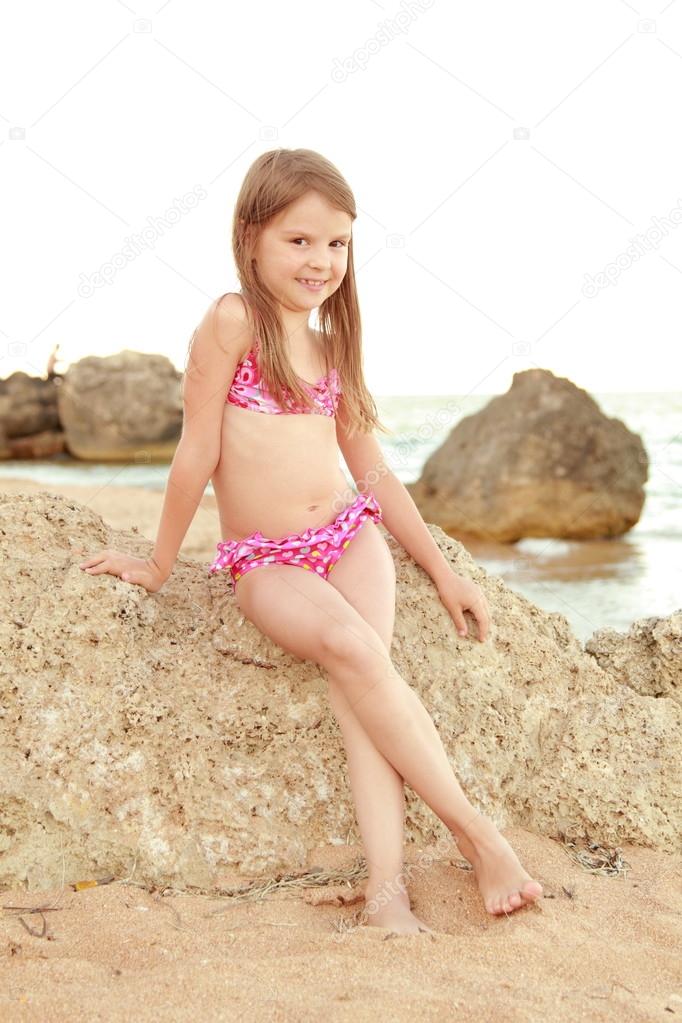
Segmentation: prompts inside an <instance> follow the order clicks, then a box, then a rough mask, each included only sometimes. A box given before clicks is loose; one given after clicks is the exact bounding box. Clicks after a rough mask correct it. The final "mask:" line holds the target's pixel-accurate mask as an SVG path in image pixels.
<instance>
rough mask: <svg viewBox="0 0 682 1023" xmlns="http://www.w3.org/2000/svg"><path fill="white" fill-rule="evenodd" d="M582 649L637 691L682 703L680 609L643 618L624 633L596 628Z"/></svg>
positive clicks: (681, 630)
mask: <svg viewBox="0 0 682 1023" xmlns="http://www.w3.org/2000/svg"><path fill="white" fill-rule="evenodd" d="M585 649H586V650H587V652H588V653H589V654H592V656H593V657H594V658H595V659H596V661H597V663H598V664H599V666H600V667H601V668H604V669H605V671H608V672H609V673H610V674H611V675H613V676H614V678H617V679H619V680H621V681H622V682H625V684H626V685H628V686H630V687H631V688H632V689H634V690H635V692H636V693H640V694H641V695H642V696H666V697H669V698H670V699H671V700H675V701H676V702H677V703H679V704H680V705H682V610H679V611H676V612H675V613H674V614H672V615H669V617H667V618H642V619H640V620H639V621H637V622H634V623H633V624H632V625H631V626H630V628H629V630H628V632H627V634H626V635H623V634H622V633H620V632H615V631H614V630H613V629H599V631H598V632H595V633H594V635H593V636H592V637H591V638H590V639H589V640H588V641H587V643H586V644H585Z"/></svg>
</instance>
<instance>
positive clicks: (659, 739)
mask: <svg viewBox="0 0 682 1023" xmlns="http://www.w3.org/2000/svg"><path fill="white" fill-rule="evenodd" d="M429 528H430V530H431V532H432V535H433V536H434V537H435V539H436V541H437V542H438V544H439V546H440V547H441V549H442V550H443V551H444V553H445V554H446V556H447V557H448V559H449V561H450V563H451V564H452V566H453V568H454V569H455V571H457V572H459V573H461V574H462V575H470V576H472V577H473V578H474V579H475V580H476V581H477V582H478V583H479V585H480V586H481V587H482V588H483V590H484V591H485V593H486V595H487V598H488V601H489V603H490V607H491V611H492V628H491V631H490V634H489V637H488V640H487V641H486V643H484V644H480V643H478V641H477V640H476V639H474V638H471V637H469V638H467V639H460V638H459V637H458V636H457V634H456V631H455V628H454V623H453V622H452V620H451V618H450V616H449V615H448V613H447V611H446V609H445V608H444V606H443V605H442V604H441V602H440V600H439V598H438V595H437V593H436V591H435V588H434V587H433V585H432V583H431V580H430V579H429V577H428V576H427V575H426V573H425V572H424V571H423V570H422V569H421V568H420V567H419V566H417V565H416V564H415V563H414V562H413V561H412V560H411V559H410V558H409V557H408V555H407V554H406V553H405V552H404V551H403V549H402V548H401V547H400V546H399V545H398V544H397V543H395V541H394V540H393V538H392V537H391V536H390V534H386V536H387V540H388V543H389V546H390V549H391V551H392V554H393V556H394V559H395V563H396V570H397V584H398V593H397V615H396V628H395V636H394V643H393V648H392V657H393V660H394V663H395V664H396V666H397V668H398V670H399V671H400V672H401V674H402V675H403V676H404V677H405V679H406V680H407V681H408V682H409V683H410V684H411V685H412V686H413V687H414V688H415V690H416V691H417V693H418V694H419V695H420V697H421V699H422V700H423V702H424V704H425V705H426V707H427V709H428V710H429V712H430V713H431V715H432V717H433V719H434V721H435V723H436V726H437V728H438V730H439V733H440V735H441V737H442V739H443V742H444V744H445V747H446V749H447V751H448V755H449V757H450V759H451V762H452V765H453V768H454V770H455V772H456V774H457V776H458V778H459V779H460V781H461V784H462V786H463V787H464V789H465V791H466V792H467V795H468V796H469V798H470V799H471V800H472V802H473V803H474V804H475V805H476V806H478V807H479V808H480V809H481V810H482V811H483V812H484V813H487V814H489V815H490V816H492V817H493V819H494V820H495V821H496V822H497V824H498V826H500V827H505V826H506V825H507V824H509V825H511V824H517V825H519V826H522V827H525V828H527V829H529V830H533V831H535V832H537V833H540V834H545V835H549V836H556V835H557V833H558V831H559V830H568V829H570V830H571V831H575V829H576V828H578V829H581V828H582V829H584V830H585V832H586V833H589V835H590V837H592V838H593V839H594V840H596V841H600V842H602V843H604V844H615V843H627V842H631V843H635V844H640V845H644V846H649V847H652V848H656V849H661V850H668V851H675V852H679V851H680V848H681V844H682V843H681V837H680V835H681V828H680V825H681V823H682V760H681V758H680V756H679V750H680V745H681V741H682V709H681V708H680V706H679V704H678V703H677V702H676V701H675V700H674V699H671V698H667V697H665V696H660V697H656V696H652V695H647V694H642V693H639V692H636V691H635V690H634V689H633V688H632V686H631V685H629V684H624V683H622V682H621V681H620V680H619V679H618V678H616V677H614V676H613V675H612V674H611V673H610V672H607V671H604V670H603V669H602V668H601V667H600V666H599V665H598V664H597V663H596V661H595V658H594V657H593V656H592V655H590V654H588V653H586V652H585V651H584V650H583V649H582V648H581V646H580V644H579V643H578V641H577V640H576V639H575V637H574V636H573V634H572V633H571V632H570V630H569V628H568V624H567V622H566V619H565V618H564V617H563V616H562V615H560V614H556V613H552V614H547V613H544V612H542V611H540V610H538V608H536V607H535V606H534V605H533V604H531V603H530V602H529V601H528V600H526V599H525V598H523V597H522V596H520V595H518V594H516V593H514V592H513V591H512V590H509V589H508V588H507V587H506V586H505V585H504V583H503V582H502V580H501V579H500V578H499V577H497V576H491V575H488V574H487V573H486V572H485V571H484V570H483V569H481V568H479V567H478V566H476V565H475V563H474V562H473V561H472V559H471V557H470V556H469V554H468V553H467V552H466V550H465V549H464V548H463V547H462V546H461V545H460V544H459V543H458V542H456V541H455V540H452V539H451V538H449V537H447V536H445V534H444V533H443V532H442V531H441V530H440V529H438V528H437V527H435V526H430V527H429ZM0 543H1V550H0V554H1V558H0V572H2V601H3V604H4V606H3V608H2V614H1V615H0V644H1V645H2V649H3V652H4V657H3V660H2V667H1V675H0V686H1V689H2V693H1V699H0V707H1V713H2V717H1V718H0V881H2V882H5V883H25V884H26V885H28V887H29V888H34V887H41V886H47V885H51V884H59V883H62V882H63V879H64V877H65V876H66V877H67V878H81V877H82V878H85V877H92V876H95V877H97V876H101V875H102V874H113V875H115V876H118V877H130V876H131V874H133V872H134V876H135V878H136V879H137V880H140V881H145V882H147V883H152V882H153V883H157V884H162V883H172V884H173V885H174V886H175V887H176V888H182V887H191V886H194V887H198V888H200V889H208V888H211V887H212V886H213V885H215V884H216V883H225V882H226V879H227V877H228V876H231V878H232V879H234V878H238V877H239V876H244V875H248V876H251V877H253V876H256V875H259V874H262V873H266V872H271V871H273V870H280V869H282V870H283V869H287V870H288V869H296V868H297V867H300V866H301V865H303V864H304V863H305V858H306V854H307V853H309V852H310V850H312V849H313V848H317V847H318V846H319V845H321V844H325V843H339V844H341V843H344V842H345V841H346V838H347V837H348V836H349V834H350V835H353V836H354V840H356V841H357V840H358V839H357V830H356V826H355V817H354V810H353V804H352V798H351V793H350V789H349V785H348V781H347V772H346V763H345V753H344V748H343V742H342V739H341V734H340V730H339V728H338V725H337V724H336V721H335V719H334V717H333V715H332V712H331V710H330V708H329V703H328V698H327V688H326V681H325V678H324V675H323V673H322V672H321V670H320V669H319V668H318V667H317V665H315V664H313V663H311V662H307V661H300V660H298V659H296V658H295V657H293V656H291V655H290V654H288V653H287V652H286V651H284V650H282V649H281V648H280V647H278V646H276V645H275V644H273V643H272V642H271V641H270V640H269V639H267V638H266V637H265V636H263V635H261V634H260V633H259V632H258V630H257V629H256V628H255V627H254V626H253V625H252V624H251V623H250V622H249V621H248V620H245V619H244V618H243V617H242V616H241V614H240V612H239V609H238V607H237V604H236V602H235V600H234V598H233V597H232V596H231V595H230V594H229V589H228V587H227V585H226V580H225V579H224V578H221V576H220V574H218V575H216V576H214V577H208V576H207V565H206V564H204V563H199V562H194V561H191V560H189V559H186V558H180V559H179V561H178V563H177V565H176V568H175V571H174V573H173V575H172V576H171V578H170V579H169V581H168V582H167V583H166V585H165V586H164V587H163V589H162V590H161V591H159V593H156V594H147V593H146V591H144V590H143V589H141V588H140V587H136V586H133V585H132V584H127V583H123V582H121V581H120V580H118V579H116V578H114V577H112V576H107V575H102V576H94V577H93V576H88V575H87V574H86V573H84V572H82V571H81V570H80V569H79V568H78V562H79V560H81V559H82V553H83V551H85V550H88V551H93V550H98V549H100V548H102V547H105V546H116V547H118V548H119V549H123V550H126V551H129V552H131V553H136V554H139V555H143V554H148V553H149V552H150V551H151V547H152V545H151V543H150V542H149V541H148V540H145V539H144V538H142V537H140V536H139V535H138V534H136V533H135V532H128V531H126V532H118V531H115V530H113V529H110V528H108V527H107V526H106V525H105V524H104V523H103V521H102V519H101V518H100V517H99V515H97V514H96V513H95V512H94V511H92V509H90V508H88V507H87V506H85V505H81V504H78V503H76V502H74V501H71V500H69V499H67V498H64V497H59V496H56V495H52V494H50V493H48V492H39V493H38V494H36V495H13V496H11V497H8V496H7V495H0ZM467 618H468V620H469V624H470V631H471V632H472V633H474V634H475V632H476V626H475V622H474V620H473V619H472V618H471V617H470V616H469V615H467ZM666 628H667V626H666V625H665V623H662V624H661V629H662V630H665V629H666ZM406 791H407V816H406V830H407V837H408V841H409V840H412V841H418V842H420V843H427V842H430V841H437V840H438V839H439V838H442V837H446V835H447V832H446V830H445V827H444V825H443V824H442V823H441V822H440V821H439V820H438V818H437V817H436V816H435V815H434V814H433V812H432V811H431V810H430V809H429V808H428V807H427V806H426V805H425V804H424V803H423V801H422V800H421V799H419V798H418V797H417V796H416V795H415V794H414V793H413V792H412V790H411V789H410V788H409V787H407V790H406Z"/></svg>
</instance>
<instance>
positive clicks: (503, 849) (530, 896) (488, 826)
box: [453, 814, 542, 916]
mask: <svg viewBox="0 0 682 1023" xmlns="http://www.w3.org/2000/svg"><path fill="white" fill-rule="evenodd" d="M453 835H454V838H455V841H456V842H457V845H458V846H459V848H460V850H461V852H462V854H463V855H464V856H465V857H466V858H467V859H468V860H469V862H470V863H471V865H472V867H473V870H474V876H475V878H476V882H477V884H478V887H479V890H480V892H481V895H482V896H483V903H484V905H485V908H486V910H487V911H488V913H492V914H493V916H500V915H501V914H502V913H512V912H513V911H514V910H515V909H520V908H521V907H522V906H528V905H530V904H531V903H533V902H535V900H536V899H539V898H540V896H541V895H542V885H541V884H540V883H539V882H538V881H534V880H533V878H532V877H531V876H530V874H529V873H527V871H525V870H524V869H523V867H522V866H521V863H520V862H519V859H518V857H517V855H516V853H515V852H514V850H513V849H512V847H511V846H510V844H509V842H508V841H507V839H506V838H505V837H504V835H501V834H500V832H499V831H498V830H497V828H496V827H495V825H494V824H493V822H492V821H491V820H489V819H488V818H487V817H484V816H483V815H482V814H479V816H478V817H476V818H475V820H474V821H473V822H472V823H471V824H470V825H468V826H467V829H466V832H462V833H461V834H459V835H458V834H455V833H454V832H453Z"/></svg>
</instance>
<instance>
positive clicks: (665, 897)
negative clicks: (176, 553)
mask: <svg viewBox="0 0 682 1023" xmlns="http://www.w3.org/2000/svg"><path fill="white" fill-rule="evenodd" d="M0 486H1V487H2V489H3V490H5V491H6V492H8V491H11V490H13V491H15V492H16V491H24V492H35V491H37V490H40V489H50V490H52V491H53V492H54V491H57V492H59V493H62V494H64V495H66V496H69V497H73V498H76V499H77V500H79V501H82V502H83V503H87V504H89V505H90V506H91V507H92V508H93V509H94V510H95V511H97V512H99V513H100V514H102V516H103V517H104V518H105V520H106V521H107V522H109V523H110V524H111V525H112V526H115V527H116V528H130V526H131V524H132V523H135V524H137V526H138V527H139V529H140V532H141V533H142V534H144V535H145V536H149V537H150V538H153V536H154V530H155V528H156V525H157V522H158V515H159V511H160V506H161V499H162V495H161V494H157V493H151V492H148V491H137V490H135V489H134V488H125V489H123V488H121V490H120V491H119V490H118V489H117V488H113V487H108V488H106V490H103V491H101V496H98V494H97V492H96V491H97V488H92V489H89V488H85V487H77V486H68V487H59V488H53V487H50V488H46V487H44V486H39V485H35V484H31V483H27V482H26V481H23V480H21V481H16V482H15V481H9V480H3V481H2V482H1V483H0ZM99 501H101V506H100V504H99V503H98V502H99ZM217 533H218V523H217V513H216V512H215V503H214V502H213V499H212V498H205V502H204V505H203V508H202V514H200V515H197V518H196V519H195V522H194V523H193V527H192V530H191V531H190V534H189V536H188V540H187V542H186V544H185V545H184V546H183V553H184V554H187V555H188V556H190V557H197V558H205V557H207V556H209V555H210V552H211V551H212V547H213V545H214V543H215V542H216V539H217ZM503 833H504V834H505V835H506V837H507V838H508V839H509V841H510V842H511V844H512V846H513V847H514V849H515V850H516V851H517V853H518V855H519V857H520V859H521V862H522V863H523V864H524V866H525V867H526V868H527V870H528V871H529V872H530V873H531V875H532V876H533V877H535V878H537V879H538V880H539V881H540V882H541V883H542V884H543V886H544V890H545V896H544V898H542V899H541V900H540V901H539V902H538V903H537V904H536V905H535V906H532V907H527V908H525V909H523V910H520V911H517V912H515V913H512V914H510V915H509V916H507V917H505V916H502V917H493V916H490V915H489V914H487V913H486V911H485V909H484V907H483V903H482V900H481V897H480V894H479V892H478V889H477V887H476V883H475V879H474V878H473V876H472V873H471V870H470V869H469V868H468V865H467V864H466V861H465V860H463V858H462V857H461V856H460V854H459V852H458V850H457V848H456V846H455V845H454V843H453V845H452V854H451V855H447V854H446V855H445V856H443V854H442V853H441V854H440V856H439V858H437V859H435V860H434V861H433V862H431V863H430V864H429V865H427V866H424V865H423V864H424V858H423V856H421V855H420V850H418V849H415V848H413V847H410V848H408V849H407V850H406V862H407V863H411V864H416V865H417V866H416V869H415V870H414V872H413V874H412V879H411V882H410V885H409V891H410V897H411V901H412V908H413V910H414V911H415V913H417V915H418V916H419V917H420V918H421V919H422V920H424V922H425V923H426V924H427V925H428V926H429V927H431V928H432V929H433V930H434V932H435V933H434V934H433V935H429V934H419V935H407V936H396V935H394V934H392V933H391V932H390V931H388V930H385V929H380V928H375V927H371V926H362V925H358V924H359V922H360V919H359V918H360V914H361V911H362V908H363V905H364V903H363V900H362V888H363V882H362V880H361V879H358V876H357V869H355V868H356V866H357V863H358V860H359V858H361V857H362V850H361V848H360V847H358V846H349V845H344V846H325V847H322V848H319V849H317V850H315V852H314V854H313V855H312V856H311V857H310V859H309V861H308V863H307V866H306V871H307V873H304V874H303V876H299V877H298V878H294V879H292V882H291V883H290V884H289V885H288V886H287V887H286V888H284V889H283V890H278V888H277V884H276V883H275V882H276V880H277V879H272V881H273V883H272V884H271V885H270V891H269V892H268V893H266V894H265V895H263V894H260V895H259V893H258V891H256V892H255V893H254V892H253V891H251V892H250V893H247V894H246V895H242V896H241V897H235V896H227V895H221V896H217V895H216V896H213V895H200V894H186V893H178V892H174V891H172V890H169V889H165V890H163V891H160V890H155V889H150V888H146V887H143V886H142V885H141V884H140V883H139V882H138V881H136V879H135V872H134V869H133V870H132V872H131V874H130V876H129V877H125V878H123V877H117V878H113V879H112V880H110V881H109V882H108V883H104V884H100V885H98V886H94V887H86V888H82V889H80V890H74V888H73V887H72V885H73V884H74V883H75V882H80V881H86V880H88V879H86V878H75V877H64V878H63V882H62V884H61V885H60V886H59V887H57V888H54V889H50V890H45V891H30V892H27V891H25V890H22V889H16V888H15V889H6V890H4V891H1V892H0V906H1V907H2V914H1V915H0V920H1V922H2V928H1V931H0V933H1V938H0V948H1V949H2V953H1V955H0V1019H2V1020H3V1021H5V1020H7V1021H15V1020H17V1021H19V1020H31V1021H35V1020H39V1021H41V1023H51V1021H60V1023H61V1021H63V1020H67V1019H68V1020H69V1021H70V1023H71V1021H73V1023H77V1021H81V1020H83V1021H88V1023H90V1021H92V1020H112V1021H117V1020H126V1021H127V1020H135V1021H141V1023H142V1021H147V1020H149V1021H152V1020H153V1021H156V1020H164V1021H174V1020H189V1019H190V1018H199V1019H201V1020H203V1021H212V1020H216V1021H217V1020H248V1021H251V1020H254V1021H260V1020H264V1021H265V1020H268V1021H276V1020H277V1021H278V1020H281V1021H290V1020H291V1021H300V1020H317V1019H320V1018H322V1017H324V1018H326V1019H327V1020H334V1021H336V1020H339V1021H345V1020H358V1021H360V1020H376V1019H381V1020H384V1019H385V1020H396V1021H404V1020H405V1021H406V1020H476V1021H477V1020H492V1019H495V1020H502V1021H504V1020H514V1021H517V1020H518V1021H525V1020H533V1021H535V1020H571V1021H572V1020H596V1021H600V1020H619V1021H629V1020H657V1019H660V1020H665V1019H675V1018H676V1017H679V1018H680V1019H682V955H681V952H682V858H681V857H679V856H669V855H666V854H663V853H659V852H653V851H651V850H648V849H644V848H641V847H635V846H623V847H622V848H621V849H618V848H616V849H611V850H600V849H592V850H590V849H589V848H587V847H584V846H583V847H582V849H577V848H575V847H573V848H571V847H570V846H569V845H568V844H566V843H562V842H560V841H557V840H551V839H548V838H546V837H541V836H537V835H534V834H532V833H530V832H527V831H525V830H523V829H521V828H518V827H509V828H507V829H505V830H504V832H503ZM423 852H428V850H424V851H423ZM578 854H580V859H579V858H578ZM420 864H422V865H420ZM609 864H610V865H611V866H609ZM316 868H317V869H319V868H323V870H324V871H325V872H326V873H333V872H334V871H335V872H337V873H338V875H339V878H338V881H337V883H332V884H328V885H325V886H317V887H311V886H310V882H311V881H314V880H315V878H314V876H311V875H313V874H314V871H315V869H316ZM344 877H348V879H349V880H347V881H344V880H343V879H344ZM306 880H307V882H308V883H305V882H306ZM281 881H282V879H281V878H279V882H280V884H281ZM262 883H263V881H262V879H260V881H259V884H261V885H262ZM240 886H241V882H240ZM16 906H19V907H41V908H43V909H44V912H42V913H37V912H36V913H31V912H28V911H27V910H26V909H25V908H23V909H13V908H11V907H16ZM8 907H10V908H8ZM47 907H49V908H47ZM22 921H23V922H22ZM29 928H30V930H31V931H32V932H33V933H29Z"/></svg>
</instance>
